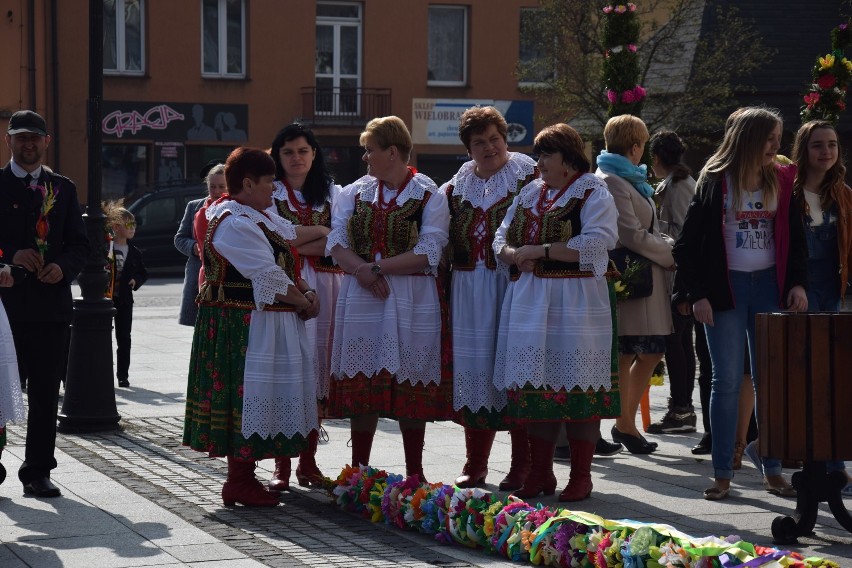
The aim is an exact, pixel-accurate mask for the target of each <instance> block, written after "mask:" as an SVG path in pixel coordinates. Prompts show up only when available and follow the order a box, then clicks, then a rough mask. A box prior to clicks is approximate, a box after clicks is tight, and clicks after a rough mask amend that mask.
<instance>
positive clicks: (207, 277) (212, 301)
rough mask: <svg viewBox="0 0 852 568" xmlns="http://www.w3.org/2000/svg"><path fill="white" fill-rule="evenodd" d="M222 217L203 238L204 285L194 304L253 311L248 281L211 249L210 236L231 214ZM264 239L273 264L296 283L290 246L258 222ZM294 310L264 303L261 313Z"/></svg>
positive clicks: (252, 295)
mask: <svg viewBox="0 0 852 568" xmlns="http://www.w3.org/2000/svg"><path fill="white" fill-rule="evenodd" d="M230 214H231V213H230V212H226V213H224V214H222V215H221V216H220V217H217V218H216V219H214V220H213V221H211V222H210V225H209V226H208V227H207V234H206V235H205V237H204V282H203V283H202V284H201V289H200V290H199V292H198V298H197V299H196V301H197V302H198V303H199V304H200V305H202V306H214V307H217V308H237V309H242V310H253V309H255V303H254V291H253V289H252V285H251V280H249V279H248V278H246V277H245V276H243V275H242V274H240V271H239V270H237V269H236V268H234V266H233V265H232V264H231V263H230V262H228V261H227V259H225V257H224V256H222V255H221V254H219V252H218V251H217V250H216V249H215V248H213V245H212V243H213V234H214V233H215V232H216V228H217V227H218V226H219V223H221V222H222V219H224V218H226V217H227V216H228V215H230ZM258 227H260V230H261V231H263V234H264V236H266V239H267V240H268V241H269V244H270V245H271V246H272V253H273V254H274V255H275V262H276V263H277V264H278V266H280V267H281V268H283V269H284V272H285V273H286V274H287V277H288V278H290V280H292V281H293V282H296V259H295V257H294V256H293V251H292V250H291V249H290V243H288V242H287V241H286V240H284V238H282V237H281V235H279V234H278V233H275V232H273V231H271V230H269V229H268V228H267V227H266V226H265V225H264V224H263V223H258ZM295 310H296V308H295V307H294V306H292V305H290V304H285V303H282V302H276V303H275V304H267V305H265V306H264V307H263V311H267V312H293V311H295Z"/></svg>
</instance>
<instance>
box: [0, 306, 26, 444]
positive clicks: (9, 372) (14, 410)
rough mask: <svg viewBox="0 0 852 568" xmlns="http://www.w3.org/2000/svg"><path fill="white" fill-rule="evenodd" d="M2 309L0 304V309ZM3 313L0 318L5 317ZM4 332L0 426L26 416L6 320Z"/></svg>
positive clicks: (0, 360)
mask: <svg viewBox="0 0 852 568" xmlns="http://www.w3.org/2000/svg"><path fill="white" fill-rule="evenodd" d="M2 309H3V306H2V304H0V310H2ZM5 317H6V316H5V314H2V315H0V318H3V319H5ZM0 324H5V325H6V329H5V332H3V331H0V337H2V340H3V342H4V343H5V344H6V345H5V346H4V347H3V348H2V349H0V369H2V370H3V371H4V375H5V376H4V377H3V378H2V379H0V428H2V427H3V426H5V425H6V423H7V422H23V421H24V419H25V418H26V411H25V409H24V400H23V398H22V397H21V379H20V377H19V376H18V359H17V357H16V356H15V344H14V342H13V340H12V332H11V330H9V327H8V325H9V324H7V323H6V322H4V321H0Z"/></svg>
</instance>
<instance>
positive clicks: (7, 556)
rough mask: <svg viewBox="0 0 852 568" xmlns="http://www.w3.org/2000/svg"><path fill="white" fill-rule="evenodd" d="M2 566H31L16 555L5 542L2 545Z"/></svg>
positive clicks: (7, 567)
mask: <svg viewBox="0 0 852 568" xmlns="http://www.w3.org/2000/svg"><path fill="white" fill-rule="evenodd" d="M0 566H2V567H3V568H30V567H29V566H27V564H25V563H24V561H23V560H21V559H20V558H18V557H17V556H15V554H14V553H13V552H12V551H11V550H9V547H8V546H6V545H5V544H3V545H0Z"/></svg>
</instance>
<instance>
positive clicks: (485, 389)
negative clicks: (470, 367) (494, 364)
mask: <svg viewBox="0 0 852 568" xmlns="http://www.w3.org/2000/svg"><path fill="white" fill-rule="evenodd" d="M453 391H454V392H453V410H461V409H462V408H463V407H467V409H468V410H470V411H471V412H479V411H480V410H497V411H500V410H503V409H504V408H505V407H506V391H505V390H498V389H496V388H494V382H493V374H492V373H487V372H485V371H479V372H472V371H462V372H458V371H457V372H456V373H455V374H454V376H453Z"/></svg>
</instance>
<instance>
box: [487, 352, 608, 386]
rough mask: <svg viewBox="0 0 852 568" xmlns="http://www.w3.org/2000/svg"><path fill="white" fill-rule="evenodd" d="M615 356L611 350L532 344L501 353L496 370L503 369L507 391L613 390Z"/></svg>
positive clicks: (502, 377)
mask: <svg viewBox="0 0 852 568" xmlns="http://www.w3.org/2000/svg"><path fill="white" fill-rule="evenodd" d="M611 364H612V353H611V351H610V350H609V349H598V350H591V349H586V350H580V349H574V350H564V349H545V348H543V347H533V346H530V345H512V346H510V347H509V348H508V349H507V350H506V351H505V352H502V353H500V352H498V353H497V357H496V358H495V362H494V368H495V369H499V370H500V371H498V372H499V373H500V381H501V382H503V383H504V384H503V385H496V386H503V387H504V388H507V389H509V388H520V387H523V386H524V385H525V384H526V383H529V384H531V385H532V386H533V387H535V388H541V387H545V388H548V389H553V390H559V389H561V388H565V389H567V390H571V389H573V388H574V387H580V388H581V389H582V390H588V389H593V390H598V389H600V388H604V389H607V390H609V389H610V388H612V379H611V378H610V372H611ZM504 378H505V379H504Z"/></svg>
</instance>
